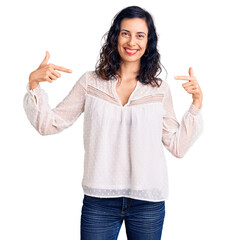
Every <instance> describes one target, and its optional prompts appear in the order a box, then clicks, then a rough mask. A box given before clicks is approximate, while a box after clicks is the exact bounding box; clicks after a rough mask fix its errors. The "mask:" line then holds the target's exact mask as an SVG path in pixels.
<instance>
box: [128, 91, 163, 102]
mask: <svg viewBox="0 0 227 240" xmlns="http://www.w3.org/2000/svg"><path fill="white" fill-rule="evenodd" d="M163 98H164V94H163V93H157V94H155V95H148V96H145V97H142V98H139V99H135V100H131V105H139V104H143V103H150V102H162V100H163Z"/></svg>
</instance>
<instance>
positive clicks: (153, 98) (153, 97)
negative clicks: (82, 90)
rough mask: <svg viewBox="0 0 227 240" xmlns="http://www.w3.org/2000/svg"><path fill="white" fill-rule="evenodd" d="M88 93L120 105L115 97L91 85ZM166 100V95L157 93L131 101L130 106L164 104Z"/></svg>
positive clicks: (88, 87)
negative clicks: (164, 99)
mask: <svg viewBox="0 0 227 240" xmlns="http://www.w3.org/2000/svg"><path fill="white" fill-rule="evenodd" d="M87 93H88V94H90V95H92V96H95V97H98V98H100V99H102V100H105V101H107V102H110V103H113V104H116V105H119V102H118V101H117V99H115V98H114V97H112V96H110V95H109V94H107V93H105V92H103V91H101V90H100V89H97V88H95V87H93V86H91V85H88V86H87ZM163 98H164V94H163V93H157V94H155V95H147V96H144V97H140V98H138V99H134V100H131V101H130V104H129V106H130V105H140V104H144V103H151V102H162V101H163Z"/></svg>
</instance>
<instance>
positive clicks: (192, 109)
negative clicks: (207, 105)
mask: <svg viewBox="0 0 227 240" xmlns="http://www.w3.org/2000/svg"><path fill="white" fill-rule="evenodd" d="M202 108H203V104H201V107H200V108H197V107H196V106H195V105H194V104H193V103H192V104H191V106H190V108H189V112H190V113H191V114H192V115H194V116H196V115H197V114H198V113H200V112H201V110H202Z"/></svg>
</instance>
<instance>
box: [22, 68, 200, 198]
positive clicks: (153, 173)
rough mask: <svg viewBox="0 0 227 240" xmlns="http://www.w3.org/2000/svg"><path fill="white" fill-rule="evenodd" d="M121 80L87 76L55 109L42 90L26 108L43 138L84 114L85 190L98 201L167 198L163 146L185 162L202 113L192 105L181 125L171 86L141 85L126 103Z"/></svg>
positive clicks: (38, 89)
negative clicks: (122, 98)
mask: <svg viewBox="0 0 227 240" xmlns="http://www.w3.org/2000/svg"><path fill="white" fill-rule="evenodd" d="M117 81H118V80H117V78H116V77H112V78H111V79H109V80H103V79H102V78H100V77H99V76H97V75H96V73H95V71H87V72H85V73H84V74H83V75H82V76H81V77H80V78H79V79H78V80H77V81H76V83H75V85H74V86H73V88H72V90H71V91H70V92H69V94H68V95H67V96H66V97H65V98H64V99H63V100H62V101H61V102H60V103H59V104H58V105H57V106H56V107H55V108H53V109H51V108H50V106H49V104H48V95H47V93H46V92H45V91H44V90H43V89H42V88H41V87H40V85H38V87H36V88H35V89H33V90H30V88H29V84H27V92H26V94H25V96H24V102H23V103H24V109H25V112H26V114H27V117H28V119H29V121H30V123H31V124H32V125H33V127H34V128H35V129H36V130H37V131H38V132H39V133H40V134H41V135H49V134H56V133H59V132H61V131H62V130H64V129H65V128H68V127H69V126H71V125H72V124H73V123H74V122H75V121H76V120H77V118H78V117H79V116H80V115H81V113H83V112H84V125H83V139H84V150H85V154H84V175H83V180H82V187H83V191H84V193H85V194H86V195H90V196H95V197H106V198H111V197H130V198H135V199H140V200H147V201H163V200H166V199H168V173H167V165H166V158H165V154H164V149H163V145H164V146H165V147H166V149H168V151H169V152H171V154H173V155H174V156H175V157H177V158H182V157H184V155H185V154H186V152H187V151H188V150H189V148H190V147H191V146H192V144H193V143H194V142H195V141H196V140H197V139H198V137H199V136H200V135H201V133H202V131H203V126H204V124H203V119H202V114H201V109H202V106H201V108H200V109H198V108H197V107H196V106H194V105H193V104H191V105H190V107H189V109H188V110H187V111H186V112H185V114H184V116H183V118H182V121H181V124H179V123H178V121H177V119H176V116H175V112H174V109H173V104H172V96H171V91H170V88H169V86H168V84H167V83H166V82H165V81H162V84H161V86H160V87H159V88H158V87H152V86H151V85H150V84H148V85H144V84H143V83H141V82H140V81H137V85H136V88H135V89H134V91H133V92H132V94H131V95H130V97H129V99H128V102H127V104H125V105H124V106H122V104H121V101H120V98H119V97H118V95H117V92H116V84H117Z"/></svg>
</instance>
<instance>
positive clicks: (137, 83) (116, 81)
mask: <svg viewBox="0 0 227 240" xmlns="http://www.w3.org/2000/svg"><path fill="white" fill-rule="evenodd" d="M117 83H118V78H117V77H115V79H114V84H113V88H114V95H115V97H116V99H117V100H118V102H119V104H120V106H121V108H125V107H127V106H128V105H129V103H130V100H131V98H132V96H133V94H134V93H135V91H136V90H137V88H138V86H139V81H138V80H137V82H136V87H135V88H134V90H133V91H132V93H131V94H130V96H129V98H128V101H127V103H126V104H125V105H124V106H123V105H122V102H121V99H120V98H119V96H118V94H117V90H116V85H117Z"/></svg>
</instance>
